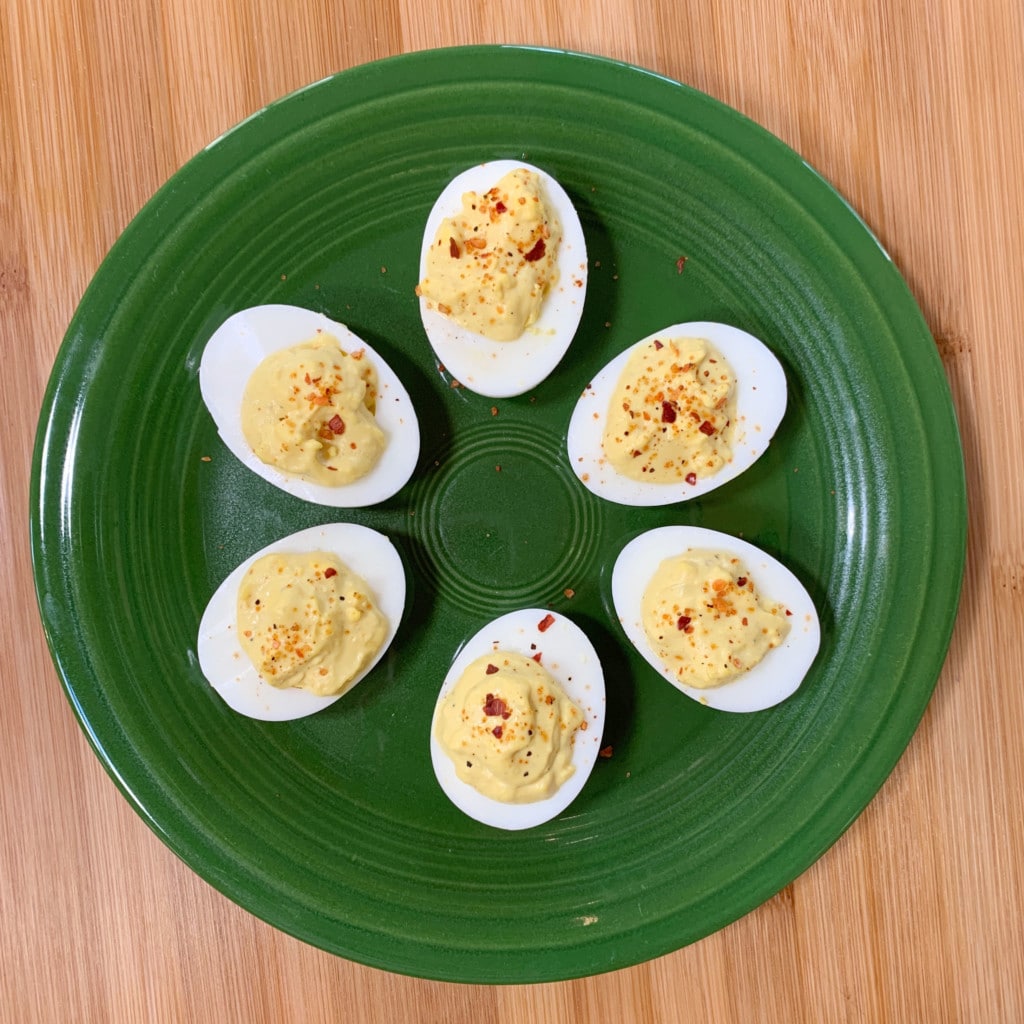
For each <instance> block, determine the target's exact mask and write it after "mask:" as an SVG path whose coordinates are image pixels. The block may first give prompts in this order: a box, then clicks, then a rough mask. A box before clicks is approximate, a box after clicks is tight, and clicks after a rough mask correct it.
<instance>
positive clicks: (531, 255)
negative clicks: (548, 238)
mask: <svg viewBox="0 0 1024 1024" xmlns="http://www.w3.org/2000/svg"><path fill="white" fill-rule="evenodd" d="M543 255H544V239H543V238H538V239H537V244H536V245H535V246H534V247H533V248H532V249H531V250H530V251H529V252H528V253H526V254H525V255H524V256H523V259H524V260H526V262H527V263H535V262H536V261H537V260H539V259H540V258H541V257H542V256H543Z"/></svg>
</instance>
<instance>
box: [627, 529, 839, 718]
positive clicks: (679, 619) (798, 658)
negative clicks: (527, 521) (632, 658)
mask: <svg viewBox="0 0 1024 1024" xmlns="http://www.w3.org/2000/svg"><path fill="white" fill-rule="evenodd" d="M611 587H612V602H613V604H614V606H615V612H616V615H617V616H618V619H619V622H620V623H621V624H622V628H623V630H624V631H625V633H626V636H627V637H628V638H629V640H630V641H631V642H632V644H633V645H634V646H635V647H636V649H637V650H638V651H639V652H640V654H641V655H642V656H643V657H644V659H645V660H646V661H647V662H648V664H650V665H651V666H652V667H653V668H654V669H655V670H656V671H657V672H658V673H659V674H661V675H662V676H663V677H664V678H665V679H667V680H668V681H669V682H670V683H671V684H672V685H673V686H675V687H676V688H677V689H678V690H681V691H682V692H683V693H685V694H686V695H687V696H688V697H692V698H693V699H694V700H696V701H699V702H700V703H701V704H705V705H707V706H708V707H712V708H716V709H718V710H720V711H761V710H763V709H765V708H770V707H772V706H773V705H775V704H778V703H779V702H781V701H783V700H785V699H786V698H787V697H789V696H790V695H792V694H793V693H795V692H796V690H797V689H798V688H799V686H800V684H801V682H802V681H803V679H804V677H805V675H806V674H807V671H808V669H809V668H810V667H811V664H812V663H813V661H814V658H815V656H816V655H817V653H818V648H819V646H820V643H821V629H820V625H819V621H818V613H817V609H816V608H815V606H814V602H813V601H812V600H811V597H810V595H809V594H808V593H807V590H806V589H805V588H804V586H803V584H802V583H801V582H800V581H799V580H798V579H797V578H796V576H795V575H794V574H793V573H792V572H791V571H790V570H789V569H787V568H786V567H785V566H784V565H782V563H781V562H779V561H777V560H776V559H775V558H773V557H772V556H771V555H769V554H767V553H766V552H764V551H762V550H760V548H757V547H756V546H754V545H753V544H750V543H748V542H746V541H743V540H740V539H739V538H737V537H732V536H729V535H728V534H725V533H720V532H718V531H716V530H708V529H704V528H702V527H696V526H663V527H659V528H657V529H654V530H650V531H648V532H647V533H643V534H641V535H640V536H639V537H636V538H635V539H633V540H632V541H630V542H629V543H628V544H627V545H626V546H625V547H624V548H623V549H622V551H621V552H620V553H619V556H618V558H617V559H616V561H615V566H614V568H613V570H612V580H611Z"/></svg>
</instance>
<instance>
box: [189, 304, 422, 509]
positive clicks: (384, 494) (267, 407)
mask: <svg viewBox="0 0 1024 1024" xmlns="http://www.w3.org/2000/svg"><path fill="white" fill-rule="evenodd" d="M199 387H200V391H201V392H202V396H203V401H204V402H205V403H206V406H207V408H208V409H209V410H210V415H211V416H212V417H213V420H214V422H215V423H216V425H217V432H218V433H219V434H220V436H221V439H222V440H223V441H224V443H225V444H226V445H227V447H228V448H229V449H230V450H231V452H232V453H233V454H234V455H235V456H236V457H237V458H238V459H239V460H240V461H241V462H243V463H244V464H245V465H246V466H248V467H249V468H250V469H251V470H252V471H253V472H254V473H256V474H258V475H259V476H261V477H263V479H264V480H268V481H269V482H270V483H272V484H274V486H276V487H280V488H281V489H282V490H284V491H288V492H289V493H291V494H294V495H295V496H296V497H299V498H303V499H305V500H306V501H311V502H316V503H317V504H320V505H331V506H334V507H336V508H359V507H363V506H366V505H374V504H377V503H378V502H381V501H385V500H386V499H387V498H390V497H391V496H392V495H393V494H395V493H396V492H397V491H399V490H401V488H402V487H403V486H404V485H405V484H406V482H407V481H408V480H409V477H410V476H412V472H413V470H414V469H415V467H416V462H417V459H418V458H419V451H420V431H419V423H418V420H417V418H416V412H415V410H414V409H413V405H412V400H411V399H410V398H409V393H408V392H407V391H406V389H405V387H404V386H403V385H402V382H401V381H400V380H399V379H398V376H397V374H396V373H395V372H394V370H392V369H391V367H390V366H388V364H387V362H386V361H385V360H384V358H383V357H382V356H381V355H380V354H379V353H377V352H375V351H374V349H373V348H372V347H371V346H370V345H368V344H367V343H366V342H365V341H363V340H362V339H361V338H359V337H357V336H356V335H355V334H353V333H352V332H351V331H350V330H349V329H348V328H347V327H346V326H345V325H344V324H340V323H337V322H335V321H334V320H331V319H329V318H328V317H326V316H324V315H323V314H321V313H315V312H313V311H312V310H309V309H302V308H300V307H298V306H287V305H265V306H254V307H252V308H250V309H244V310H242V311H241V312H240V313H236V314H234V315H233V316H231V317H229V318H228V319H227V320H226V321H225V322H224V323H223V324H221V326H220V327H219V328H217V330H216V331H215V332H214V334H213V336H212V337H211V338H210V340H209V341H208V342H207V344H206V347H205V349H204V351H203V356H202V360H201V362H200V366H199Z"/></svg>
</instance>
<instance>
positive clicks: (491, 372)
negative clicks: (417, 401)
mask: <svg viewBox="0 0 1024 1024" xmlns="http://www.w3.org/2000/svg"><path fill="white" fill-rule="evenodd" d="M419 273H420V279H419V283H418V284H417V286H416V294H417V295H418V296H419V300H420V316H421V318H422V320H423V329H424V331H425V332H426V335H427V339H428V340H429V341H430V344H431V347H432V348H433V350H434V354H435V355H436V356H437V359H438V361H439V362H440V364H441V365H442V366H443V367H444V368H445V369H446V371H447V372H449V373H450V374H451V375H452V376H453V377H454V378H456V379H457V380H458V381H459V382H460V384H462V385H463V386H464V387H466V388H469V389H470V390H471V391H475V392H477V393H478V394H481V395H487V396H490V397H493V398H508V397H510V396H512V395H520V394H522V393H523V392H524V391H528V390H529V389H530V388H532V387H535V386H536V385H537V384H539V383H540V382H541V381H542V380H544V378H545V377H547V376H548V375H549V374H550V373H551V372H552V370H554V368H555V367H556V366H557V365H558V363H559V361H560V360H561V359H562V357H563V356H564V355H565V352H566V350H567V349H568V347H569V343H570V342H571V341H572V339H573V336H574V335H575V333H576V329H577V327H578V326H579V322H580V317H581V316H582V314H583V302H584V298H585V296H586V291H587V248H586V241H585V239H584V236H583V228H582V226H581V224H580V219H579V216H578V215H577V213H576V209H575V207H574V206H573V204H572V201H571V200H570V198H569V196H568V195H567V194H566V192H565V189H563V188H562V186H561V185H560V184H559V183H558V182H557V181H556V180H555V179H554V178H553V177H551V175H550V174H547V173H546V172H545V171H543V170H541V169H540V168H538V167H534V166H533V165H531V164H527V163H524V162H522V161H517V160H494V161H491V162H489V163H483V164H478V165H477V166H475V167H471V168H469V169H468V170H466V171H464V172H463V173H461V174H459V175H458V176H457V177H455V178H454V179H453V180H452V181H451V182H450V183H449V184H448V185H447V186H446V187H445V189H444V190H443V191H442V192H441V194H440V195H439V196H438V198H437V201H436V202H435V203H434V206H433V208H432V209H431V211H430V214H429V216H428V217H427V222H426V227H425V229H424V232H423V243H422V247H421V250H420V270H419Z"/></svg>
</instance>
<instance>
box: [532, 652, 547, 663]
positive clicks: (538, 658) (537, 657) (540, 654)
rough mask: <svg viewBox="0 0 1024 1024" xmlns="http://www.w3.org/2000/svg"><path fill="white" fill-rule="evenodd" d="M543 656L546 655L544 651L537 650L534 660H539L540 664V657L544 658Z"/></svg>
mask: <svg viewBox="0 0 1024 1024" xmlns="http://www.w3.org/2000/svg"><path fill="white" fill-rule="evenodd" d="M543 656H544V652H543V651H538V652H537V653H536V654H535V655H534V656H533V660H534V661H535V662H537V664H538V665H539V664H540V659H541V658H542V657H543Z"/></svg>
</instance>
